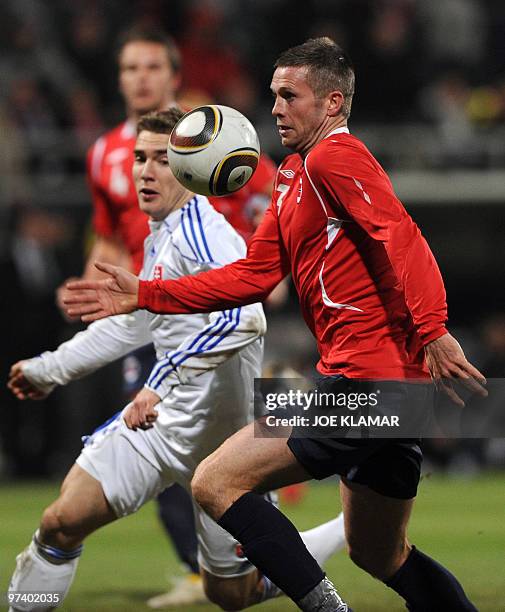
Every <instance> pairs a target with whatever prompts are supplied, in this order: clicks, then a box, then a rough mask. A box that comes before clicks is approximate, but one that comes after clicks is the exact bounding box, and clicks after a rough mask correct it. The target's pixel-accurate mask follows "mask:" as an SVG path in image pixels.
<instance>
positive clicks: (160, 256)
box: [23, 196, 266, 480]
mask: <svg viewBox="0 0 505 612" xmlns="http://www.w3.org/2000/svg"><path fill="white" fill-rule="evenodd" d="M150 227H151V233H150V235H149V236H148V237H147V238H146V240H145V244H144V267H143V269H142V271H141V274H140V277H141V278H142V279H154V278H159V279H174V278H178V277H180V276H184V275H186V274H196V273H198V272H200V271H202V270H207V269H211V268H215V267H221V266H223V265H225V264H227V263H230V262H233V261H235V260H236V259H239V258H240V257H243V256H244V255H245V252H246V247H245V243H244V241H243V239H242V238H241V237H240V236H239V235H238V234H237V233H236V232H235V230H234V229H233V228H232V227H231V226H230V225H229V224H228V222H227V221H226V220H225V218H224V217H223V216H222V215H221V214H219V213H218V212H217V211H216V210H215V209H214V208H213V207H212V205H211V204H210V203H209V202H208V200H207V199H206V198H204V197H202V196H195V197H193V198H192V199H191V200H190V201H189V202H188V203H187V204H186V205H185V206H184V207H183V208H181V209H178V210H176V211H174V212H172V213H171V214H170V215H168V216H167V217H166V218H165V219H164V220H163V221H158V222H154V221H151V222H150ZM265 331H266V321H265V317H264V313H263V308H262V306H261V305H260V304H252V305H249V306H244V307H241V308H234V309H231V310H225V311H223V312H214V313H211V314H183V315H158V314H153V313H150V312H148V311H145V310H138V311H135V312H133V313H131V314H129V315H119V316H115V317H109V318H107V319H103V320H100V321H97V322H95V323H92V324H91V325H90V326H89V327H88V328H87V329H86V330H85V331H83V332H80V333H78V334H76V336H74V338H72V339H71V340H69V341H68V342H65V343H64V344H62V345H60V347H59V348H58V349H57V350H56V351H53V352H45V353H43V354H42V355H41V356H40V357H38V358H35V359H32V360H30V361H28V362H27V363H26V364H25V365H24V367H23V372H24V374H25V375H26V377H27V378H28V379H29V380H30V381H31V382H33V383H34V384H35V385H37V386H38V387H40V388H43V389H50V388H52V387H53V386H55V385H64V384H66V383H68V382H70V381H71V380H75V379H76V378H80V377H82V376H84V375H86V374H88V373H90V372H92V371H94V370H96V369H97V368H100V367H101V366H103V365H105V364H107V363H109V362H111V361H113V360H115V359H117V358H119V357H122V356H124V355H126V354H128V353H129V352H131V351H132V350H134V349H136V348H139V347H141V346H143V345H146V344H149V343H151V342H153V343H154V347H155V350H156V355H157V362H156V364H155V365H154V367H153V369H152V371H151V374H150V376H149V378H148V380H147V382H146V386H147V387H148V388H150V389H152V390H153V391H155V392H156V393H157V394H158V395H159V396H160V397H161V398H162V400H163V401H162V403H160V404H159V405H158V406H157V409H158V414H159V416H158V419H157V421H156V423H155V426H154V431H153V430H149V431H152V432H153V433H152V434H150V435H149V436H147V437H146V436H144V435H139V433H140V432H133V431H130V430H127V431H126V432H125V435H127V436H128V437H129V439H130V441H131V442H132V444H133V445H134V446H135V448H136V449H137V450H138V451H139V452H140V453H141V454H142V455H143V456H144V457H145V458H146V459H147V460H148V461H149V462H151V463H152V464H153V465H154V466H155V467H157V468H161V469H163V467H164V466H165V465H166V463H167V461H169V462H171V463H172V466H171V467H176V468H177V469H179V468H180V469H183V471H184V475H183V479H184V480H185V479H186V478H188V477H190V475H191V473H192V471H193V469H194V468H195V467H196V465H198V463H199V462H200V461H201V460H202V459H203V458H204V457H205V456H207V455H208V454H209V453H210V452H212V451H213V450H214V449H215V448H216V447H217V446H218V445H219V444H220V443H221V442H222V441H223V440H224V439H226V438H227V437H229V436H230V435H231V434H232V433H233V432H235V431H237V430H238V429H240V428H241V427H242V426H244V425H245V424H247V423H248V422H250V421H251V420H252V416H253V383H254V377H255V376H256V377H258V376H260V375H261V359H262V351H263V345H262V342H263V341H262V336H263V335H264V333H265ZM119 421H120V419H119V418H116V419H115V421H114V420H112V419H111V422H110V423H107V424H106V426H104V427H103V428H99V429H98V430H97V431H96V432H94V434H93V435H92V436H91V437H90V439H89V443H91V444H92V443H93V442H94V441H96V440H97V439H99V438H100V436H102V435H105V434H106V432H108V431H110V429H111V428H114V427H118V426H119ZM145 433H148V432H145ZM167 445H168V446H170V449H171V455H170V459H168V458H167ZM174 457H175V459H174ZM174 461H175V463H177V464H178V465H175V466H174V465H173V463H174Z"/></svg>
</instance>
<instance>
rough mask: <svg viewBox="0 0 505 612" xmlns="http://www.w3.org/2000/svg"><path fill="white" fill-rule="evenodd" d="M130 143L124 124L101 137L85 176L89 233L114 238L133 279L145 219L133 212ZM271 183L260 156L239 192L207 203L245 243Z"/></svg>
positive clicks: (130, 128)
mask: <svg viewBox="0 0 505 612" xmlns="http://www.w3.org/2000/svg"><path fill="white" fill-rule="evenodd" d="M135 141H136V131H135V125H134V124H133V123H132V122H130V121H126V122H124V123H122V124H121V125H118V126H117V127H116V128H114V129H113V130H111V131H110V132H107V133H106V134H104V135H103V136H102V137H100V138H99V139H98V140H97V141H96V142H95V144H94V145H93V146H92V147H91V149H90V150H89V152H88V159H87V174H88V182H89V185H90V189H91V194H92V199H93V228H94V230H95V233H96V234H97V235H99V236H104V237H106V238H111V237H114V236H117V237H119V238H120V239H121V241H122V242H123V244H124V246H125V248H126V249H127V251H128V252H129V253H130V255H131V257H132V261H133V267H134V272H135V273H136V274H137V273H138V272H139V271H140V269H141V267H142V259H143V254H144V250H143V249H144V240H145V238H146V236H147V235H148V234H149V225H148V216H147V215H146V214H145V213H143V212H142V211H141V210H140V208H139V205H138V199H137V193H136V191H135V184H134V182H133V177H132V167H133V161H134V158H133V150H134V148H135ZM274 178H275V165H274V163H273V162H272V160H271V159H270V158H269V157H267V156H266V155H262V156H261V157H260V162H259V164H258V167H257V169H256V172H255V173H254V174H253V176H252V178H251V180H250V181H249V182H248V183H247V184H246V185H245V186H244V187H243V188H242V189H240V190H239V191H237V192H236V193H234V194H232V195H230V196H226V197H222V198H209V200H210V201H211V203H212V204H213V205H214V207H215V208H216V209H217V210H218V211H219V212H221V213H222V214H223V215H224V216H225V217H226V218H227V220H228V221H229V222H230V223H231V225H233V227H234V228H235V229H236V230H237V231H238V232H239V233H240V234H241V235H242V236H243V237H244V239H245V240H246V241H247V240H249V238H250V237H251V235H252V234H253V232H254V230H255V229H256V225H257V223H255V218H256V217H257V216H258V215H259V214H263V210H264V203H263V198H264V197H265V196H266V194H267V192H268V194H270V192H271V185H272V183H273V180H274ZM268 200H270V195H268Z"/></svg>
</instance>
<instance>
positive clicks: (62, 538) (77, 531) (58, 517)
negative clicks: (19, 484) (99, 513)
mask: <svg viewBox="0 0 505 612" xmlns="http://www.w3.org/2000/svg"><path fill="white" fill-rule="evenodd" d="M40 537H41V539H42V541H43V542H45V543H46V544H49V545H51V546H57V547H62V548H66V547H68V546H69V545H78V544H79V543H80V541H81V540H82V538H83V534H82V529H81V525H80V522H79V521H78V520H76V518H75V513H74V512H73V511H72V509H71V508H67V507H66V505H64V504H62V503H59V500H58V501H56V502H54V503H53V504H51V505H50V506H49V507H47V508H46V509H45V511H44V513H43V514H42V520H41V522H40Z"/></svg>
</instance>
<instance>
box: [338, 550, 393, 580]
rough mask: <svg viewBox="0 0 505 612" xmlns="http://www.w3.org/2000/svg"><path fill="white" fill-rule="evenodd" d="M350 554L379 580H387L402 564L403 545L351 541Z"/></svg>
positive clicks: (361, 566)
mask: <svg viewBox="0 0 505 612" xmlns="http://www.w3.org/2000/svg"><path fill="white" fill-rule="evenodd" d="M348 549H349V556H350V558H351V560H352V561H353V562H354V563H355V564H356V565H357V566H358V567H360V568H361V569H362V570H364V571H365V572H367V573H368V574H370V575H372V576H373V577H374V578H377V579H378V580H387V579H388V578H390V577H391V576H392V575H393V574H394V573H395V572H396V570H397V569H398V568H399V567H400V565H401V564H402V550H403V547H402V546H401V545H398V546H397V545H388V544H384V543H378V545H374V544H373V543H370V542H368V543H356V542H354V543H353V542H352V541H351V542H349V544H348Z"/></svg>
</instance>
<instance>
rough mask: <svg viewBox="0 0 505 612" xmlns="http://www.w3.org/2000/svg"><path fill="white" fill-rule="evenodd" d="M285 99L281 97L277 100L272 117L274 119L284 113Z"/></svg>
mask: <svg viewBox="0 0 505 612" xmlns="http://www.w3.org/2000/svg"><path fill="white" fill-rule="evenodd" d="M282 110H283V99H282V98H281V97H280V96H277V97H276V98H275V102H274V105H273V107H272V115H273V116H274V117H280V116H281V115H282V114H283V113H282Z"/></svg>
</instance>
